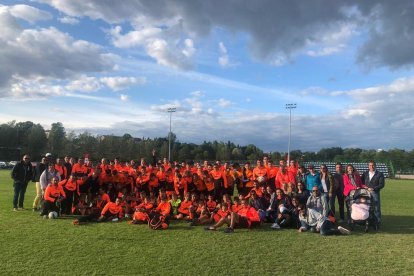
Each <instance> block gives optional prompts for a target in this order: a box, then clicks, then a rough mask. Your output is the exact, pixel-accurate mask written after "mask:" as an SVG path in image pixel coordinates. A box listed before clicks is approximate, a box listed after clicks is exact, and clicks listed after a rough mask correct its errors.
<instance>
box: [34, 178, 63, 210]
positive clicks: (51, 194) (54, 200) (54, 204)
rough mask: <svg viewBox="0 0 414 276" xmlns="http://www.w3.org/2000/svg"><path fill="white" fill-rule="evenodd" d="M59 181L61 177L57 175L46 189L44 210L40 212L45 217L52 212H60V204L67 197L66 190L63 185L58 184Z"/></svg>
mask: <svg viewBox="0 0 414 276" xmlns="http://www.w3.org/2000/svg"><path fill="white" fill-rule="evenodd" d="M58 183H59V179H58V178H57V177H53V178H52V180H51V182H50V184H49V185H48V186H47V188H46V190H45V196H44V201H43V210H42V212H41V213H40V215H41V216H43V218H47V216H48V214H49V213H50V212H56V213H59V206H58V204H60V203H61V202H62V201H63V200H64V199H65V197H66V194H65V192H64V191H63V189H62V187H61V186H59V185H58Z"/></svg>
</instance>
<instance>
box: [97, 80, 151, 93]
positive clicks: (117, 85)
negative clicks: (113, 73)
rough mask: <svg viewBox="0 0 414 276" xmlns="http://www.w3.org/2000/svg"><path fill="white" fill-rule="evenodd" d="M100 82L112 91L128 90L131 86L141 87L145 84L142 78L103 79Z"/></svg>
mask: <svg viewBox="0 0 414 276" xmlns="http://www.w3.org/2000/svg"><path fill="white" fill-rule="evenodd" d="M100 81H101V82H102V83H104V84H105V85H106V86H108V87H109V88H111V89H112V90H114V91H119V90H123V89H126V88H128V87H129V86H131V85H142V84H145V83H146V79H145V78H143V77H103V78H100Z"/></svg>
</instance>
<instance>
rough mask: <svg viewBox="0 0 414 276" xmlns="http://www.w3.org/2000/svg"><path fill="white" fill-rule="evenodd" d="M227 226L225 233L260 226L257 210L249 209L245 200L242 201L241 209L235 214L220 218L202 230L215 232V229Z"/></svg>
mask: <svg viewBox="0 0 414 276" xmlns="http://www.w3.org/2000/svg"><path fill="white" fill-rule="evenodd" d="M224 224H227V225H228V228H226V229H225V230H224V232H225V233H232V232H234V228H250V227H252V226H255V225H259V224H260V217H259V213H258V212H257V210H255V209H254V208H253V207H250V206H249V205H248V204H247V202H246V200H242V208H241V209H240V210H239V211H238V212H237V213H236V212H232V213H231V215H230V216H229V217H226V218H222V219H221V220H220V221H219V222H218V223H216V224H215V225H212V226H208V227H206V228H204V229H205V230H216V229H217V228H219V227H221V226H223V225H224Z"/></svg>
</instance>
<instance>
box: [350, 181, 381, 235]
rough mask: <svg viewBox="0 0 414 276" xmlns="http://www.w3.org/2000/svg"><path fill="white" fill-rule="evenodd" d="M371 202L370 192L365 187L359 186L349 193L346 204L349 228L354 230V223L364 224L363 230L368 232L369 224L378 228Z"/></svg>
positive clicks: (375, 228)
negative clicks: (359, 187)
mask: <svg viewBox="0 0 414 276" xmlns="http://www.w3.org/2000/svg"><path fill="white" fill-rule="evenodd" d="M373 203H374V201H373V199H372V196H371V193H370V192H369V191H368V190H367V189H363V188H361V189H357V190H353V191H351V192H350V193H349V199H348V206H349V212H350V213H351V218H350V220H349V226H350V228H351V230H354V227H355V225H361V226H364V227H365V232H368V230H369V226H372V227H373V228H374V230H378V223H377V218H376V217H375V213H374V204H373Z"/></svg>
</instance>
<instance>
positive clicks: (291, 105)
mask: <svg viewBox="0 0 414 276" xmlns="http://www.w3.org/2000/svg"><path fill="white" fill-rule="evenodd" d="M294 108H296V104H295V103H288V104H286V109H289V142H288V160H287V164H288V166H289V164H290V138H291V135H292V109H294Z"/></svg>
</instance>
